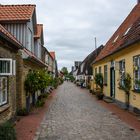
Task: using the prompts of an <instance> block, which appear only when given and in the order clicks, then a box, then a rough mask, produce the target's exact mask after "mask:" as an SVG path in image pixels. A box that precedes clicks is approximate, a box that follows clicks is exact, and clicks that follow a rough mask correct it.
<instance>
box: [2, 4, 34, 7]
mask: <svg viewBox="0 0 140 140" xmlns="http://www.w3.org/2000/svg"><path fill="white" fill-rule="evenodd" d="M0 6H1V7H6V6H35V7H36V5H35V4H0Z"/></svg>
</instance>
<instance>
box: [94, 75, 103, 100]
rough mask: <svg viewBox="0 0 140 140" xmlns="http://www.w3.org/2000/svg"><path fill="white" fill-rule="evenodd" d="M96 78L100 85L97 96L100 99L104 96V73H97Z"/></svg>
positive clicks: (97, 83)
mask: <svg viewBox="0 0 140 140" xmlns="http://www.w3.org/2000/svg"><path fill="white" fill-rule="evenodd" d="M94 80H95V83H96V85H97V86H98V87H99V91H98V92H97V93H96V97H97V98H98V99H99V100H102V99H103V97H104V94H103V87H104V85H103V75H102V74H101V73H98V74H96V75H95V77H94Z"/></svg>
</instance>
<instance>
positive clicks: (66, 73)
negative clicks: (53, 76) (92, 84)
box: [61, 67, 68, 76]
mask: <svg viewBox="0 0 140 140" xmlns="http://www.w3.org/2000/svg"><path fill="white" fill-rule="evenodd" d="M61 71H62V72H63V74H64V75H65V76H66V75H68V69H67V68H66V67H63V68H62V69H61Z"/></svg>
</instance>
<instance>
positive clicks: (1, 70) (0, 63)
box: [0, 58, 16, 75]
mask: <svg viewBox="0 0 140 140" xmlns="http://www.w3.org/2000/svg"><path fill="white" fill-rule="evenodd" d="M15 65H16V61H15V60H12V59H7V58H0V75H15V73H16V68H15V67H16V66H15Z"/></svg>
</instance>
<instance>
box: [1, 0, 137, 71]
mask: <svg viewBox="0 0 140 140" xmlns="http://www.w3.org/2000/svg"><path fill="white" fill-rule="evenodd" d="M136 3H137V0H0V4H36V11H37V22H38V23H40V24H43V25H44V40H45V47H46V48H47V49H48V50H49V51H55V52H56V58H57V63H58V68H59V69H61V68H62V67H64V66H65V67H67V68H68V70H69V71H70V70H71V66H72V65H74V61H83V60H84V58H85V57H86V56H87V55H88V54H89V53H91V52H92V51H93V50H94V49H95V41H94V38H95V37H96V38H97V46H100V45H101V44H105V43H106V42H107V41H108V40H109V38H110V37H111V35H112V34H113V33H114V32H115V30H116V29H117V28H118V27H119V25H120V24H121V23H122V22H123V20H124V19H125V17H126V16H127V15H128V14H129V13H130V11H131V10H132V8H133V7H134V6H135V5H136Z"/></svg>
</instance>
